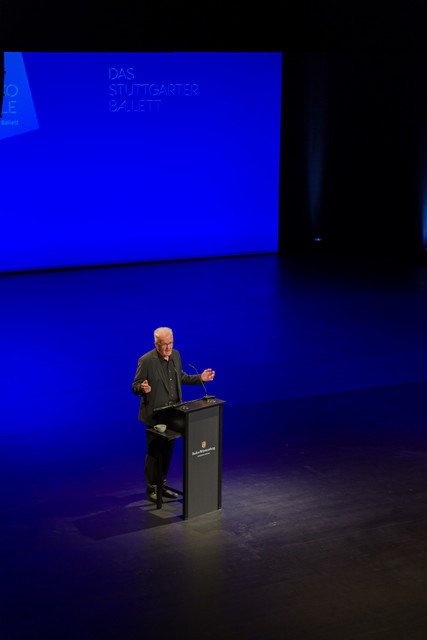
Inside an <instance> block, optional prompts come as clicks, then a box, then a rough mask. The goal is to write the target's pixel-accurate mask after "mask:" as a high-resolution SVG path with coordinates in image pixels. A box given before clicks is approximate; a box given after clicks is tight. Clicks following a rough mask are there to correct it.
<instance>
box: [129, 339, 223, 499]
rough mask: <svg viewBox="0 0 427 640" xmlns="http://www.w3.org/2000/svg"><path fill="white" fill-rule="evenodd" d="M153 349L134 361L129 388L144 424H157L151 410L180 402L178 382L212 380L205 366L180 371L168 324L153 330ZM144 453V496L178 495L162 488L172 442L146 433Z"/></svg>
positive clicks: (200, 382) (178, 357)
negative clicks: (158, 455) (137, 400)
mask: <svg viewBox="0 0 427 640" xmlns="http://www.w3.org/2000/svg"><path fill="white" fill-rule="evenodd" d="M154 346H155V349H153V350H152V351H149V352H148V353H146V354H144V355H143V356H141V358H140V359H139V360H138V368H137V370H136V375H135V379H134V381H133V384H132V391H133V393H134V394H135V395H137V396H139V397H140V398H141V404H140V408H139V415H138V418H139V419H140V420H141V422H144V423H145V424H146V425H147V426H148V427H152V426H154V425H155V424H157V422H156V419H155V418H154V417H153V410H154V409H158V408H160V407H164V406H166V405H168V404H175V403H176V402H182V393H181V385H182V384H200V385H201V384H202V381H203V382H208V381H210V380H213V379H214V376H215V371H213V370H212V369H205V370H204V371H203V372H202V373H201V374H200V375H187V374H186V373H184V371H183V370H182V363H181V356H180V355H179V351H177V350H176V349H174V348H173V334H172V329H169V327H159V328H158V329H156V330H155V332H154ZM146 440H147V456H146V459H145V468H144V476H145V482H146V484H147V497H148V498H149V499H150V500H152V501H153V502H156V501H157V491H162V494H163V496H165V497H166V498H177V497H178V494H176V493H175V492H173V491H170V490H169V489H166V476H167V473H168V471H169V466H170V462H171V459H172V452H173V444H174V441H173V440H171V441H169V442H168V441H165V442H163V441H161V439H160V438H157V437H156V436H155V435H154V434H151V433H148V432H146ZM156 447H162V487H156V466H155V460H156Z"/></svg>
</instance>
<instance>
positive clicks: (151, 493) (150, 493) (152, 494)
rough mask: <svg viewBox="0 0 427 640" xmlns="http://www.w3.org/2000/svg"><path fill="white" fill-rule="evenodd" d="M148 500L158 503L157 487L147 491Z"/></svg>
mask: <svg viewBox="0 0 427 640" xmlns="http://www.w3.org/2000/svg"><path fill="white" fill-rule="evenodd" d="M147 498H148V499H149V500H151V502H156V503H157V489H156V488H155V487H152V488H150V489H147Z"/></svg>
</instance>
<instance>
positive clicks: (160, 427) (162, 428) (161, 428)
mask: <svg viewBox="0 0 427 640" xmlns="http://www.w3.org/2000/svg"><path fill="white" fill-rule="evenodd" d="M153 429H155V430H156V431H158V432H159V433H164V432H165V431H166V425H165V424H156V425H154V427H153Z"/></svg>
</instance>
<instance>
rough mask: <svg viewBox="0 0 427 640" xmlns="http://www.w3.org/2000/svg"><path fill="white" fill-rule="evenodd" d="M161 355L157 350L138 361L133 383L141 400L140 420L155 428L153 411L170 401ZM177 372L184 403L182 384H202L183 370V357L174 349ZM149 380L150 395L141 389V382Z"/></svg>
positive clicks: (178, 384)
mask: <svg viewBox="0 0 427 640" xmlns="http://www.w3.org/2000/svg"><path fill="white" fill-rule="evenodd" d="M159 357H160V356H159V354H158V352H157V350H156V349H153V350H152V351H149V352H148V353H146V354H144V355H143V356H141V358H140V359H139V360H138V368H137V370H136V374H135V379H134V381H133V383H132V391H133V393H134V394H135V395H136V396H139V397H140V398H141V404H140V406H139V415H138V418H139V419H140V420H141V422H145V424H146V425H149V426H153V425H155V424H157V421H156V420H155V419H153V410H154V409H158V408H159V407H163V406H165V405H167V403H168V400H169V389H168V383H167V380H166V378H165V375H164V372H163V368H162V365H161V364H160V360H159ZM170 358H171V360H172V361H173V363H174V366H175V370H176V379H177V386H178V397H179V401H180V402H182V391H181V385H182V384H200V385H201V384H202V383H201V379H200V376H198V375H187V374H186V373H184V371H183V370H182V362H181V356H180V355H179V351H176V349H172V354H171V356H170ZM144 380H148V384H149V385H150V387H151V392H150V393H144V392H143V391H142V389H141V382H144Z"/></svg>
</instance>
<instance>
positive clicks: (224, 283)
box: [0, 255, 427, 640]
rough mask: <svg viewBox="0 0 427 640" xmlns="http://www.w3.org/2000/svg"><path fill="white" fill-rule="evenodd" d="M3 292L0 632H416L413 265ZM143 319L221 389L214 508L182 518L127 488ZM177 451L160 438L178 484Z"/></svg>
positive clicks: (420, 309)
mask: <svg viewBox="0 0 427 640" xmlns="http://www.w3.org/2000/svg"><path fill="white" fill-rule="evenodd" d="M0 295H1V298H2V301H3V309H4V310H5V311H4V313H3V314H2V318H1V319H0V322H1V330H2V335H3V338H4V343H5V348H4V349H3V352H2V354H1V356H0V358H1V360H0V364H1V386H2V395H1V427H0V477H1V489H2V492H1V493H2V495H1V501H2V504H1V527H0V534H1V544H0V581H1V583H0V586H1V604H0V607H1V609H0V611H1V616H0V637H1V638H2V640H3V638H4V640H21V639H22V640H24V639H25V640H33V639H34V640H38V639H39V638H40V640H41V639H50V638H52V639H53V638H54V639H55V640H57V639H59V638H60V639H61V640H63V639H67V640H68V639H69V640H71V639H73V640H74V639H75V638H79V639H82V638H83V639H86V638H87V639H88V640H89V639H92V640H98V639H100V640H101V639H102V640H104V639H105V640H107V639H119V640H134V639H135V640H137V639H138V640H139V639H141V640H142V639H143V638H150V637H152V636H153V637H156V638H159V639H163V638H169V637H176V638H183V639H184V638H188V637H200V638H203V639H211V638H212V639H213V638H215V639H217V638H218V637H223V638H227V639H228V638H237V637H239V638H245V639H248V640H259V639H260V638H263V639H270V638H271V639H273V638H274V639H276V638H283V639H285V640H323V639H325V640H343V639H345V640H351V639H359V638H366V639H372V640H390V639H391V640H394V639H399V640H400V639H401V640H407V639H408V638H410V639H411V640H412V639H415V640H418V639H420V640H421V639H424V638H425V637H426V628H427V606H426V602H427V545H426V541H425V539H426V533H425V532H426V529H427V433H426V416H427V358H426V356H427V332H426V322H425V318H426V317H427V268H426V266H424V265H405V264H393V263H391V262H390V261H389V260H388V261H385V260H383V261H377V262H375V261H367V260H362V259H360V258H359V259H356V258H354V257H353V258H350V257H349V258H348V259H347V260H345V259H343V258H342V257H341V258H337V257H336V258H333V257H329V258H328V257H325V256H323V257H321V256H318V257H313V256H311V257H297V256H295V257H290V256H289V257H280V256H276V255H269V256H254V257H244V258H229V259H213V260H201V261H188V262H180V263H173V262H171V263H162V264H149V265H136V266H123V267H108V268H99V269H81V270H70V271H56V272H45V273H33V274H20V275H8V276H2V277H1V278H0ZM159 325H170V326H172V328H173V329H174V333H175V346H176V348H177V349H179V351H180V352H181V356H182V359H183V365H184V369H186V363H188V362H191V363H192V364H194V365H195V366H197V368H198V369H199V370H203V368H205V367H213V368H214V369H215V370H216V379H215V381H214V382H213V383H211V384H210V385H209V387H208V390H209V391H210V392H212V393H214V394H215V395H217V396H218V397H220V398H222V399H224V400H225V401H226V404H225V405H224V438H223V509H222V511H220V512H216V513H213V514H208V515H206V516H201V517H199V518H195V519H193V520H188V521H184V520H183V519H182V516H181V514H182V503H181V502H180V501H171V502H168V503H166V504H165V506H164V509H163V510H162V511H161V512H159V511H156V509H155V505H153V504H151V503H149V502H148V501H147V500H146V497H145V487H144V484H143V475H142V468H143V461H144V455H145V438H144V431H143V427H142V425H141V424H140V423H138V421H137V419H136V417H137V413H138V399H137V398H135V396H133V395H132V393H131V383H132V380H133V376H134V373H135V370H136V364H137V360H138V357H139V356H140V355H142V353H144V352H145V351H148V350H150V349H151V348H152V346H153V345H152V342H153V340H152V331H153V329H154V328H155V327H156V326H159ZM184 392H185V394H186V395H185V398H186V399H191V398H193V397H198V396H199V395H202V394H201V393H200V391H199V390H198V389H197V388H194V387H188V388H184ZM181 463H182V444H181V443H180V441H178V442H177V446H176V450H175V453H174V459H173V465H172V469H171V473H170V477H169V483H170V484H172V485H174V486H178V485H179V484H180V483H181Z"/></svg>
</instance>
